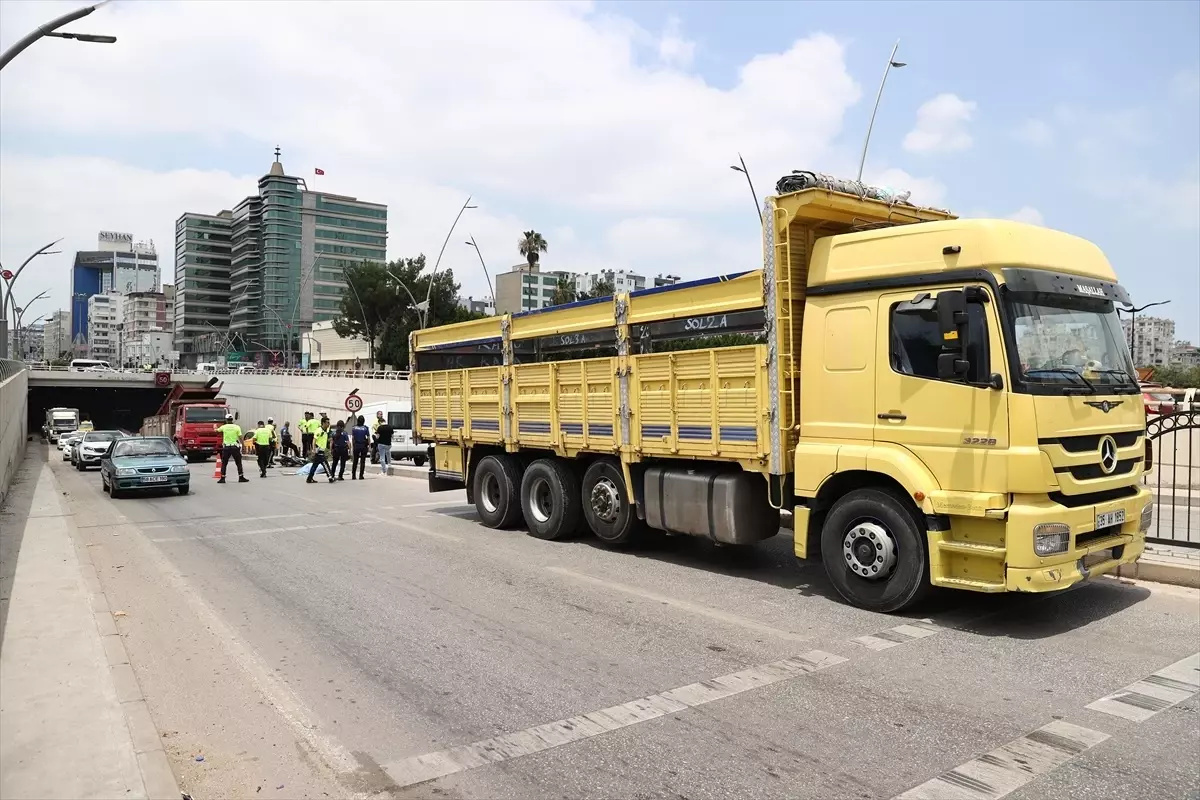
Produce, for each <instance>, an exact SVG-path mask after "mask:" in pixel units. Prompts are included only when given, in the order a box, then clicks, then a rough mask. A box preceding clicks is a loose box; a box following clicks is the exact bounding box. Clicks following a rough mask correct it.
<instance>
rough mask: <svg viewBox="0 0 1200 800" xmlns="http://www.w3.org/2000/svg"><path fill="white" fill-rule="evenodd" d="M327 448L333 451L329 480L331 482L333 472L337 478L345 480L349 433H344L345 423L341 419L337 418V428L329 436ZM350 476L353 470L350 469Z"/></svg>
mask: <svg viewBox="0 0 1200 800" xmlns="http://www.w3.org/2000/svg"><path fill="white" fill-rule="evenodd" d="M329 450H330V452H332V453H333V465H332V466H333V469H332V470H331V471H330V473H329V482H330V483H333V481H334V477H333V476H334V473H337V480H339V481H344V480H346V462H347V461H348V460H350V435H349V434H347V433H346V423H344V422H342V421H341V420H338V424H337V428H336V429H335V430H334V432H333V435H332V436H330V437H329ZM350 476H351V477H353V476H354V470H350Z"/></svg>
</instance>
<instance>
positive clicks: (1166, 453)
mask: <svg viewBox="0 0 1200 800" xmlns="http://www.w3.org/2000/svg"><path fill="white" fill-rule="evenodd" d="M1146 438H1147V440H1148V441H1149V451H1150V453H1151V455H1152V459H1153V466H1152V468H1151V469H1150V471H1148V472H1147V473H1146V474H1145V476H1144V477H1143V481H1144V482H1145V483H1146V485H1147V486H1149V487H1150V489H1151V490H1153V492H1154V495H1155V496H1154V504H1155V507H1154V520H1153V521H1152V522H1151V523H1150V530H1149V531H1147V532H1146V541H1148V542H1157V543H1160V544H1172V545H1181V546H1183V547H1197V548H1200V409H1194V408H1193V409H1191V410H1188V411H1175V412H1172V413H1169V414H1162V415H1160V416H1153V417H1150V420H1149V422H1148V423H1147V425H1146Z"/></svg>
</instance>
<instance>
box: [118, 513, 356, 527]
mask: <svg viewBox="0 0 1200 800" xmlns="http://www.w3.org/2000/svg"><path fill="white" fill-rule="evenodd" d="M329 513H331V514H341V513H344V512H342V511H339V510H331V511H330V512H329ZM309 516H312V514H311V512H307V511H306V512H304V513H301V514H267V515H265V516H262V517H232V518H230V519H225V518H223V517H201V518H198V519H178V520H171V521H170V522H151V523H148V524H146V525H138V527H139V528H141V529H142V530H144V531H146V530H154V529H156V528H176V527H179V526H181V525H207V524H221V525H225V524H230V523H234V522H260V521H262V520H268V519H290V518H292V517H309Z"/></svg>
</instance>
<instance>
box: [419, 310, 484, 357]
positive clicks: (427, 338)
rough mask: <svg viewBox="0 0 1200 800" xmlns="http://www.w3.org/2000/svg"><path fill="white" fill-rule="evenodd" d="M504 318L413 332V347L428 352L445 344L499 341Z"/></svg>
mask: <svg viewBox="0 0 1200 800" xmlns="http://www.w3.org/2000/svg"><path fill="white" fill-rule="evenodd" d="M502 319H503V317H500V316H497V317H484V318H483V319H473V320H470V321H469V322H458V323H455V324H454V325H439V326H438V327H436V328H425V329H423V330H419V331H413V333H412V342H413V346H414V347H415V348H416V349H418V350H428V349H429V348H431V347H437V346H439V345H445V344H455V343H458V342H473V341H476V340H478V339H499V338H500V332H501V331H500V325H501V320H502Z"/></svg>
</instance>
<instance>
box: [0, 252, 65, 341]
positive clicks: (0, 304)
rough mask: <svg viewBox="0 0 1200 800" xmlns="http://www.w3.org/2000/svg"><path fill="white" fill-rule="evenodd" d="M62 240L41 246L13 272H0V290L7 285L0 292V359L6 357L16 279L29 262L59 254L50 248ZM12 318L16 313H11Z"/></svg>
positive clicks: (14, 306) (14, 302)
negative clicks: (9, 314)
mask: <svg viewBox="0 0 1200 800" xmlns="http://www.w3.org/2000/svg"><path fill="white" fill-rule="evenodd" d="M61 241H62V239H55V240H54V241H53V242H50V243H49V244H45V245H42V246H41V247H39V248H38V249H37V250H35V251H34V252H33V255H31V256H29V258H27V259H25V260H24V261H22V262H21V266H19V267H17V269H16V271H15V272H9V271H8V270H3V271H0V276H3V279H4V281H3V284H0V289H3V288H4V285H5V284H6V285H7V287H8V288H7V290H5V291H0V358H6V357H7V356H8V307H9V306H10V305H11V306H12V307H13V308H16V305H17V304H16V301H15V300H13V299H12V290H13V286H14V285H15V284H16V282H17V278H19V277H21V273H22V272H24V271H25V267H27V266H29V262H30V261H33V260H34V259H35V258H37V257H38V256H48V255H54V254H56V253H61V252H62V251H61V250H51V249H50V248H51V247H54V245H56V244H58V243H59V242H61ZM13 315H14V317H15V316H16V312H13Z"/></svg>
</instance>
